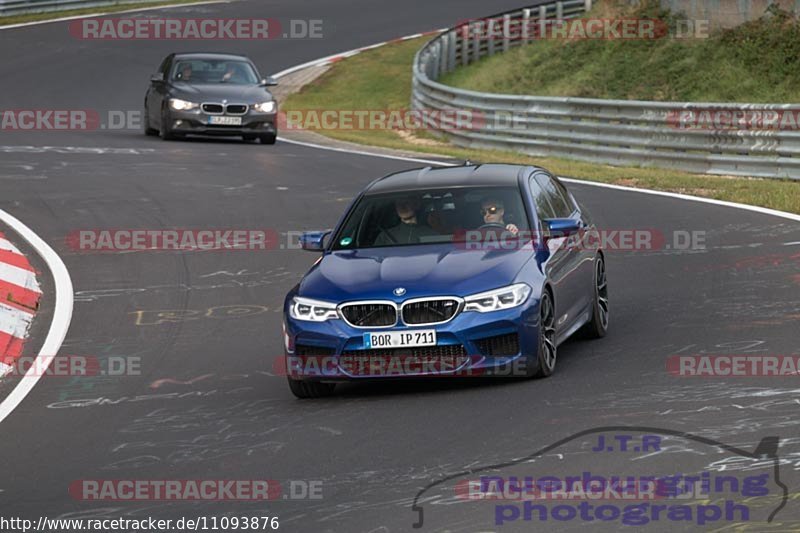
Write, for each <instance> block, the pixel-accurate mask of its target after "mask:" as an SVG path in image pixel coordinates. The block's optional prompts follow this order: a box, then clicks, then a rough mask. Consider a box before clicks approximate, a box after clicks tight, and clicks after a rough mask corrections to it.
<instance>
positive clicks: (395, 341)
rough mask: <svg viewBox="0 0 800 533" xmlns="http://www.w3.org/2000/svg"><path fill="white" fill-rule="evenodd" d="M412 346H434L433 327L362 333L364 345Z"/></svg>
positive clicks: (434, 335) (369, 347) (371, 346)
mask: <svg viewBox="0 0 800 533" xmlns="http://www.w3.org/2000/svg"><path fill="white" fill-rule="evenodd" d="M413 346H436V330H435V329H415V330H412V331H381V332H379V333H378V332H375V333H364V347H365V348H367V349H375V348H408V347H413Z"/></svg>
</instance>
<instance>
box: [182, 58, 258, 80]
mask: <svg viewBox="0 0 800 533" xmlns="http://www.w3.org/2000/svg"><path fill="white" fill-rule="evenodd" d="M172 79H173V80H174V81H182V82H185V83H227V84H231V85H252V84H256V83H258V75H257V74H256V72H255V70H254V69H253V66H252V65H250V63H248V62H246V61H237V60H229V59H181V60H179V61H178V62H177V63H175V67H174V68H173V70H172Z"/></svg>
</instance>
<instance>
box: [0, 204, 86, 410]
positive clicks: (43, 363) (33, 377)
mask: <svg viewBox="0 0 800 533" xmlns="http://www.w3.org/2000/svg"><path fill="white" fill-rule="evenodd" d="M0 221H2V222H4V223H5V224H6V225H8V226H10V227H11V229H13V230H14V231H15V232H17V233H18V234H19V235H20V236H21V237H22V238H23V239H25V240H26V241H27V242H28V244H30V246H31V247H32V248H33V249H34V250H36V253H38V254H39V255H40V256H41V257H42V259H43V260H44V262H45V263H46V264H47V267H48V268H49V269H50V273H51V274H52V276H53V283H54V286H55V306H54V309H53V320H52V322H51V323H50V330H49V331H48V332H47V337H45V340H44V344H42V348H41V350H40V351H39V355H37V356H36V359H37V360H36V362H35V364H32V365H31V366H30V368H29V370H28V372H26V373H25V375H24V376H23V377H22V378H20V380H19V383H17V385H16V387H14V390H12V391H11V393H10V394H9V395H8V396H6V398H5V399H4V400H3V401H2V402H0V423H2V421H3V420H5V419H6V417H7V416H8V415H10V414H11V413H12V412H13V411H14V409H16V408H17V406H18V405H19V404H20V403H21V402H22V400H24V399H25V397H26V396H27V395H28V393H30V392H31V390H33V387H34V386H36V383H37V382H38V381H39V379H40V378H41V377H42V375H43V374H44V372H41V371H40V370H41V369H46V368H48V367H49V366H50V363H51V362H52V361H53V357H55V355H56V354H57V353H58V350H59V349H60V348H61V344H62V343H63V342H64V337H66V336H67V330H69V324H70V321H71V320H72V280H71V279H70V277H69V272H68V271H67V267H66V266H64V262H63V261H61V258H60V257H58V254H56V252H55V251H53V249H52V248H51V247H50V246H49V245H48V244H47V243H46V242H44V241H43V240H42V238H41V237H39V236H38V235H36V234H35V233H34V232H33V230H31V229H30V228H29V227H28V226H26V225H25V224H23V223H22V222H20V220H19V219H17V218H15V217H13V216H12V215H10V214H9V213H8V212H6V211H3V210H2V209H0Z"/></svg>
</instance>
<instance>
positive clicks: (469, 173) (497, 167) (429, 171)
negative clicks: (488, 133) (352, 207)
mask: <svg viewBox="0 0 800 533" xmlns="http://www.w3.org/2000/svg"><path fill="white" fill-rule="evenodd" d="M535 168H536V167H530V166H523V165H504V164H486V165H465V166H460V167H448V168H431V167H426V168H422V169H419V168H417V169H414V170H404V171H402V172H397V173H395V174H390V175H388V176H386V177H385V178H381V179H379V180H377V181H376V182H374V183H373V184H372V185H371V186H370V187H369V189H368V190H367V194H375V193H385V192H393V191H407V190H413V189H433V188H439V187H442V188H447V187H470V186H498V185H514V186H516V185H517V179H518V178H519V176H520V174H521V173H526V172H527V171H532V170H534V169H535Z"/></svg>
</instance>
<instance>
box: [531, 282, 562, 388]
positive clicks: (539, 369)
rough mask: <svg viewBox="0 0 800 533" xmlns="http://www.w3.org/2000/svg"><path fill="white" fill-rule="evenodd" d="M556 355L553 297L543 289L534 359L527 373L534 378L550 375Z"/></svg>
mask: <svg viewBox="0 0 800 533" xmlns="http://www.w3.org/2000/svg"><path fill="white" fill-rule="evenodd" d="M557 355H558V350H557V347H556V310H555V305H554V304H553V297H552V296H550V293H549V292H548V291H546V290H545V291H543V292H542V298H541V300H540V301H539V342H538V343H537V347H536V361H535V363H534V364H532V365H531V371H530V372H529V374H528V375H529V376H530V377H534V378H546V377H549V376H551V375H552V374H553V371H554V370H555V368H556V358H557Z"/></svg>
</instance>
